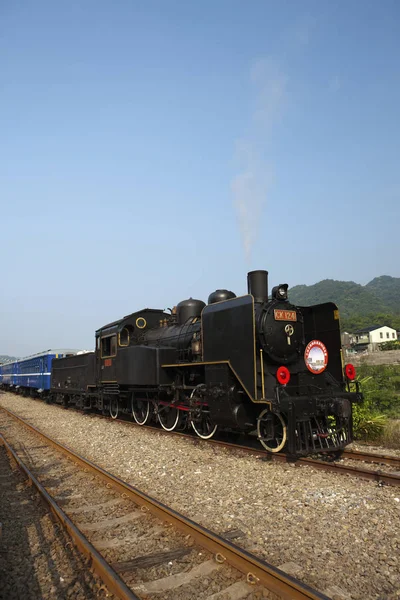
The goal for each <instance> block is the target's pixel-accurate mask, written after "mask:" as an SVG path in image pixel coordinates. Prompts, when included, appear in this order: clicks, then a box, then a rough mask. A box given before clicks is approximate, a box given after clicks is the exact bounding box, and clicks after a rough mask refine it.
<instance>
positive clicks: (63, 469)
mask: <svg viewBox="0 0 400 600" xmlns="http://www.w3.org/2000/svg"><path fill="white" fill-rule="evenodd" d="M2 410H3V411H4V413H6V414H7V415H9V416H10V417H12V421H11V419H10V420H9V421H8V424H7V437H9V436H11V437H13V438H15V440H16V441H15V442H14V446H18V448H17V447H14V448H12V446H11V445H10V442H9V441H8V440H6V439H5V437H4V436H3V435H1V436H0V441H1V442H2V443H3V444H4V445H5V447H6V448H7V451H8V452H9V453H10V455H12V457H13V458H14V460H15V461H16V462H17V464H18V465H19V466H20V468H21V469H22V470H23V471H24V473H25V475H26V476H27V477H29V479H30V480H31V481H32V482H33V484H34V485H35V486H36V488H37V489H38V490H39V492H40V494H41V495H42V497H43V498H44V499H45V500H46V502H47V504H48V505H49V507H50V508H51V510H52V512H53V513H54V514H55V515H56V517H57V518H58V519H59V521H60V522H61V523H62V524H63V525H64V527H65V528H66V529H67V530H68V532H69V534H70V535H71V537H72V539H73V540H74V543H75V544H76V545H77V547H78V548H79V549H80V550H81V551H82V552H83V553H84V554H86V555H87V556H89V557H90V559H91V564H92V567H93V569H94V570H95V572H96V573H97V574H98V575H99V576H100V577H101V578H102V580H103V581H104V583H105V586H106V588H107V590H108V591H109V592H111V593H112V594H114V595H115V596H117V597H118V598H123V599H134V598H149V597H151V596H152V595H154V594H156V597H158V598H160V595H161V597H162V598H166V599H169V598H171V599H172V598H175V597H176V596H175V594H176V592H177V588H179V597H180V598H182V599H184V598H185V594H184V591H185V590H186V591H187V595H186V597H187V598H194V597H196V598H199V597H204V598H210V599H211V598H213V599H215V600H216V599H217V598H218V597H219V595H220V594H223V593H224V594H229V593H232V594H234V597H235V598H237V599H238V600H239V599H240V598H246V599H249V598H251V597H252V596H253V593H255V594H258V596H257V597H260V593H261V594H262V593H263V592H262V590H263V589H267V590H269V591H270V592H272V593H273V594H275V597H277V598H287V599H293V600H297V599H314V600H328V597H327V596H326V595H324V594H322V593H320V592H318V591H316V590H314V589H312V588H310V587H309V586H307V585H305V584H303V583H301V582H300V581H298V580H297V579H295V578H294V577H292V576H290V575H288V574H286V573H285V572H284V571H282V570H280V569H278V568H276V567H274V566H272V565H270V564H268V563H267V562H265V561H263V560H261V559H259V558H258V557H256V556H255V555H253V554H251V553H249V552H247V551H245V550H243V549H242V548H240V547H239V546H238V545H236V544H235V543H234V542H233V541H232V539H235V537H237V536H240V532H235V531H233V532H232V531H231V532H230V533H229V534H226V535H225V536H220V535H218V534H216V533H214V532H212V531H210V530H208V529H206V528H204V527H202V526H201V525H199V524H197V523H195V522H194V521H192V520H190V519H188V518H187V517H185V516H183V515H181V514H179V513H178V512H176V511H175V510H173V509H172V508H170V507H168V506H166V505H164V504H162V503H161V502H159V501H158V500H156V499H154V498H152V497H150V496H149V495H148V494H145V493H144V492H141V491H140V490H138V489H137V488H134V487H133V486H131V485H129V484H127V483H125V482H124V481H122V480H121V479H119V478H117V477H115V476H114V475H112V474H111V473H108V472H107V471H105V470H104V469H102V468H101V467H99V466H97V465H95V464H93V463H92V462H90V461H88V460H86V459H85V458H83V457H82V456H79V455H78V454H76V453H75V452H73V451H72V450H70V449H69V448H67V447H65V446H63V445H62V444H60V443H58V442H56V441H55V440H53V439H51V438H50V437H48V436H47V435H46V434H44V433H42V432H41V431H40V430H38V429H37V428H35V427H34V426H32V425H30V424H29V423H27V422H26V421H24V420H23V419H22V418H21V417H19V416H18V415H16V414H14V413H13V412H12V411H9V410H7V409H4V408H3V409H2ZM20 425H23V426H24V427H25V428H26V429H27V432H26V431H25V432H24V438H23V439H24V441H23V443H21V442H20V436H19V431H17V433H16V430H15V428H16V427H17V429H18V427H19V426H20ZM17 442H18V443H17ZM229 538H230V539H229ZM210 578H212V582H213V590H212V592H210V593H209V592H208V587H207V586H208V585H209V584H210ZM205 580H206V581H207V583H204V581H205ZM205 586H206V587H205ZM215 586H216V587H215ZM263 597H264V596H263ZM265 597H266V596H265Z"/></svg>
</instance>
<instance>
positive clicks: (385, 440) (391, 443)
mask: <svg viewBox="0 0 400 600" xmlns="http://www.w3.org/2000/svg"><path fill="white" fill-rule="evenodd" d="M379 441H380V444H382V446H386V448H396V449H400V419H396V420H392V419H391V420H388V421H387V423H386V425H385V427H384V429H383V432H382V434H381V437H380V440H379Z"/></svg>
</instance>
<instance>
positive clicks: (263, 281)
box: [247, 271, 268, 302]
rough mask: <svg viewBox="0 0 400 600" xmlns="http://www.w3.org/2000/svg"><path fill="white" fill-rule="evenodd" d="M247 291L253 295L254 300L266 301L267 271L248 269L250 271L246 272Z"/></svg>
mask: <svg viewBox="0 0 400 600" xmlns="http://www.w3.org/2000/svg"><path fill="white" fill-rule="evenodd" d="M247 291H248V293H249V294H251V295H252V296H254V302H267V300H268V271H250V273H247Z"/></svg>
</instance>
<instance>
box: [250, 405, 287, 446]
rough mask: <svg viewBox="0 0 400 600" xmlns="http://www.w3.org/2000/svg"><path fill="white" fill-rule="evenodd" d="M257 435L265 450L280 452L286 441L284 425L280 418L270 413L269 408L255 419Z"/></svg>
mask: <svg viewBox="0 0 400 600" xmlns="http://www.w3.org/2000/svg"><path fill="white" fill-rule="evenodd" d="M257 435H258V439H259V440H260V442H261V444H262V445H263V446H264V448H265V449H266V450H268V451H269V452H280V451H281V450H282V448H283V447H284V445H285V444H286V439H287V429H286V424H285V421H284V420H283V418H282V416H281V415H277V414H274V413H272V412H271V411H270V410H269V408H266V409H265V410H263V411H262V413H261V414H260V415H259V417H258V419H257Z"/></svg>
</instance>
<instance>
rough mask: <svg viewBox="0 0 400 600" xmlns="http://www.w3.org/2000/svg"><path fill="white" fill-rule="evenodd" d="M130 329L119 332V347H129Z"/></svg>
mask: <svg viewBox="0 0 400 600" xmlns="http://www.w3.org/2000/svg"><path fill="white" fill-rule="evenodd" d="M129 337H130V336H129V329H128V328H127V327H124V328H123V329H122V330H121V331H120V332H119V345H120V346H129Z"/></svg>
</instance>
